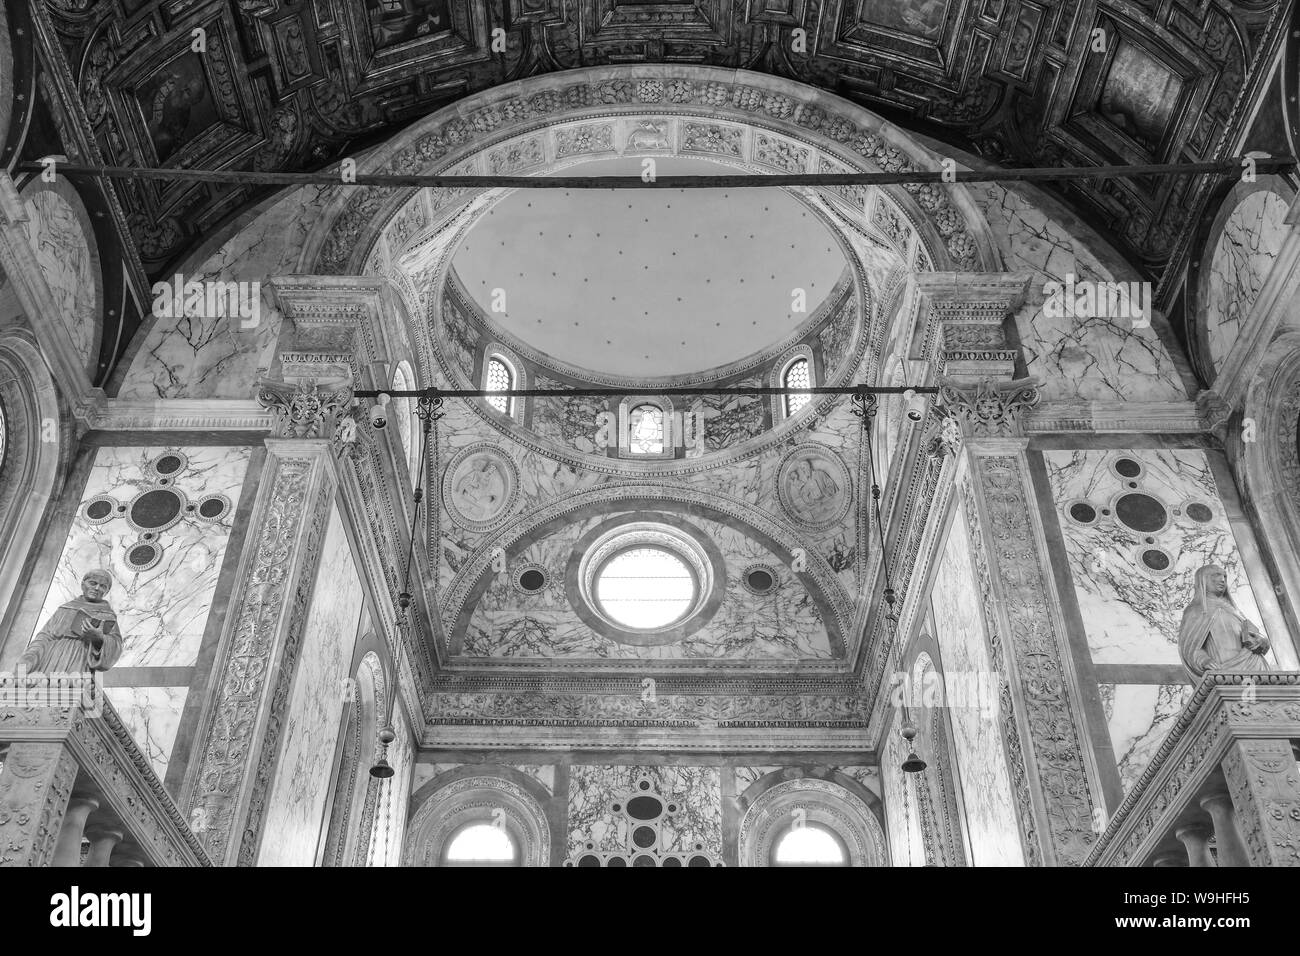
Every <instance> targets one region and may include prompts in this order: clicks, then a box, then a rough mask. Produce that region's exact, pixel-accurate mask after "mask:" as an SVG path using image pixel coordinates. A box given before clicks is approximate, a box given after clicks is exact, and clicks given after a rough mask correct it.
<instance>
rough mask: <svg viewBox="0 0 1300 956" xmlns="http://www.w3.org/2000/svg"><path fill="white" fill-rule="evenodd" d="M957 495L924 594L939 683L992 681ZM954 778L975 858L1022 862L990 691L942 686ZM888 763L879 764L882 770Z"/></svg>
mask: <svg viewBox="0 0 1300 956" xmlns="http://www.w3.org/2000/svg"><path fill="white" fill-rule="evenodd" d="M953 497H954V498H955V499H956V500H957V506H956V514H955V515H954V516H953V523H952V530H951V531H949V533H948V540H947V541H946V542H945V544H944V549H943V556H942V558H941V559H940V562H939V568H938V571H937V573H936V575H935V581H934V588H933V590H932V591H931V602H932V605H933V608H934V630H935V638H936V640H937V641H938V643H939V654H940V658H941V662H942V667H943V676H944V682H945V687H947V688H952V689H954V690H955V689H956V688H957V687H963V688H996V687H997V686H998V678H997V675H996V673H995V672H994V670H993V666H992V663H991V661H990V660H989V648H988V643H987V641H986V639H985V635H984V624H983V620H984V616H983V611H982V609H981V601H980V596H979V591H978V589H977V587H976V583H975V572H974V569H973V568H972V566H971V555H970V548H971V543H970V539H969V536H968V531H967V523H966V504H965V502H964V501H963V500H962V496H961V495H954V496H953ZM948 704H949V707H950V710H951V713H950V717H951V724H952V737H953V748H952V749H953V751H954V756H955V758H956V761H957V778H958V780H959V781H960V785H961V792H962V796H963V798H964V803H965V807H966V833H967V836H968V838H969V839H970V844H971V854H972V857H973V862H974V865H975V866H1024V862H1025V861H1024V853H1023V850H1022V849H1021V846H1020V828H1019V826H1018V824H1017V822H1016V810H1015V800H1014V798H1013V796H1012V792H1011V775H1010V773H1009V771H1008V769H1007V757H1006V750H1005V749H1004V747H1003V743H1002V733H1001V728H1000V724H999V719H1000V718H999V707H998V700H997V698H996V696H994V695H993V694H988V695H968V694H963V695H961V696H960V697H959V696H958V695H957V694H955V693H951V692H950V693H949V694H948ZM885 771H887V768H884V771H882V773H883V772H885Z"/></svg>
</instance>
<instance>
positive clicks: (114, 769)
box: [0, 700, 211, 866]
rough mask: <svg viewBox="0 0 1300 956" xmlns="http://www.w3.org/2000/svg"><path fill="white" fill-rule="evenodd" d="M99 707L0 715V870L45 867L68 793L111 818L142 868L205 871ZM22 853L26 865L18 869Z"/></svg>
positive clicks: (146, 771)
mask: <svg viewBox="0 0 1300 956" xmlns="http://www.w3.org/2000/svg"><path fill="white" fill-rule="evenodd" d="M102 707H103V710H102V713H101V715H100V716H98V717H95V718H91V717H88V716H87V715H86V713H85V712H84V711H82V710H81V709H79V708H32V707H25V708H0V743H4V742H8V741H13V743H11V745H10V747H9V752H8V754H7V756H6V757H5V761H4V769H3V771H0V866H5V865H29V866H45V865H49V862H50V859H51V856H52V853H53V849H54V843H55V838H56V837H57V835H58V831H59V825H60V823H61V821H62V819H63V814H64V810H65V809H66V807H67V805H68V801H69V798H70V797H71V795H72V792H73V789H74V786H75V789H76V791H77V792H78V793H79V794H83V795H87V796H92V797H93V798H94V799H96V800H98V801H99V805H100V814H101V817H106V818H108V819H111V818H116V819H115V821H114V822H115V825H117V826H119V827H120V828H121V829H122V830H123V832H124V833H125V835H126V837H127V840H128V842H129V843H130V844H131V845H132V850H133V852H135V853H137V854H139V855H140V856H141V857H142V858H143V859H144V860H145V861H146V862H147V863H148V864H149V865H152V866H210V865H211V860H210V859H209V858H208V857H207V855H206V854H205V853H204V852H203V849H202V847H201V846H200V844H199V841H198V839H196V837H195V836H194V834H193V833H191V832H190V828H189V827H188V826H187V825H186V821H185V818H184V817H182V816H181V813H180V810H179V809H178V807H177V806H176V804H175V803H174V802H173V800H172V798H171V795H170V794H169V793H168V792H167V790H166V789H164V787H163V784H162V781H160V780H159V779H158V777H157V775H156V774H155V773H154V771H153V768H152V766H151V764H150V762H149V760H148V758H146V757H145V755H144V754H143V753H142V752H141V750H140V748H139V746H137V745H136V743H135V741H134V739H133V738H132V735H131V732H130V731H129V730H128V729H127V728H126V726H125V725H123V723H122V721H121V718H120V717H119V716H118V714H117V712H116V711H115V710H114V709H113V707H112V705H111V704H110V703H109V702H108V701H106V700H105V701H102ZM38 791H39V792H38ZM42 794H43V795H42ZM38 804H39V806H38ZM24 832H25V833H26V835H27V836H26V840H27V842H26V843H24V842H23V840H24V837H23V834H24ZM23 847H26V848H27V849H26V850H24V849H23ZM24 853H26V854H27V859H28V861H29V862H26V863H23V862H19V858H20V857H22V856H23V855H24Z"/></svg>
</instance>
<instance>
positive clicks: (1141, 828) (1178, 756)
mask: <svg viewBox="0 0 1300 956" xmlns="http://www.w3.org/2000/svg"><path fill="white" fill-rule="evenodd" d="M1297 738H1300V673H1295V672H1289V673H1288V672H1279V671H1271V672H1268V673H1265V674H1233V673H1214V672H1211V673H1209V674H1206V675H1205V676H1204V677H1203V678H1202V679H1201V682H1200V683H1199V684H1197V685H1196V688H1195V689H1194V690H1193V691H1192V696H1191V698H1190V699H1189V700H1188V701H1187V703H1186V704H1185V705H1184V706H1183V709H1182V711H1181V712H1180V713H1179V714H1178V716H1177V717H1175V718H1174V721H1173V723H1172V725H1171V726H1170V728H1169V732H1168V733H1167V734H1166V735H1165V739H1164V741H1163V742H1162V743H1161V744H1160V747H1159V748H1158V749H1157V750H1156V752H1155V754H1154V755H1153V756H1152V758H1151V762H1150V763H1149V764H1147V768H1146V770H1144V771H1143V772H1142V776H1140V777H1139V778H1138V780H1137V782H1136V783H1135V784H1134V785H1133V787H1132V788H1131V789H1130V790H1129V792H1128V794H1127V795H1126V796H1125V797H1124V800H1123V802H1122V803H1121V804H1120V805H1119V807H1118V809H1116V811H1115V813H1114V814H1113V815H1112V816H1111V818H1110V822H1109V823H1108V824H1107V826H1106V829H1105V830H1104V831H1103V832H1102V833H1101V835H1100V836H1099V837H1098V839H1097V842H1096V845H1095V846H1094V847H1093V849H1092V852H1091V853H1090V854H1089V856H1088V858H1087V860H1086V861H1085V863H1086V865H1088V866H1143V865H1145V864H1146V862H1147V861H1148V859H1149V858H1150V857H1151V856H1152V854H1154V853H1155V852H1156V849H1157V847H1158V846H1159V845H1160V843H1161V841H1162V840H1163V839H1164V838H1166V837H1167V836H1168V835H1169V834H1170V833H1171V832H1172V831H1173V829H1174V828H1175V826H1176V825H1177V824H1178V823H1179V822H1180V820H1181V819H1182V816H1183V814H1184V812H1185V810H1186V808H1187V806H1188V805H1189V803H1191V802H1192V801H1194V800H1195V798H1196V797H1197V794H1198V793H1199V792H1200V790H1201V789H1203V788H1204V786H1205V785H1206V784H1207V782H1211V781H1212V778H1213V776H1214V773H1215V770H1216V769H1217V768H1218V767H1219V765H1220V763H1221V762H1222V763H1223V771H1224V776H1225V778H1227V779H1228V781H1229V787H1230V788H1233V786H1234V785H1233V782H1232V781H1233V780H1234V779H1235V780H1236V781H1237V784H1236V787H1237V788H1238V789H1234V790H1233V803H1234V806H1235V807H1236V810H1237V813H1238V814H1243V813H1244V812H1245V813H1248V812H1250V810H1249V808H1250V807H1251V806H1252V805H1254V806H1255V807H1256V809H1258V804H1257V803H1256V801H1257V800H1258V799H1260V797H1259V796H1257V795H1264V796H1266V797H1267V800H1266V803H1267V804H1268V805H1269V806H1270V811H1269V813H1270V815H1271V817H1272V821H1273V823H1281V824H1283V825H1284V826H1285V827H1286V828H1287V829H1286V830H1285V831H1284V832H1283V834H1282V835H1281V836H1280V839H1282V840H1283V841H1284V844H1283V846H1281V847H1277V848H1276V849H1279V850H1282V851H1283V852H1284V853H1285V852H1291V851H1292V846H1294V844H1293V845H1292V846H1287V845H1286V841H1290V840H1293V839H1294V838H1295V833H1296V831H1295V829H1294V828H1295V825H1296V823H1295V819H1294V817H1292V816H1291V814H1293V813H1295V812H1297V811H1296V809H1295V804H1294V802H1293V801H1294V796H1293V793H1294V791H1293V789H1292V787H1291V786H1290V784H1288V783H1287V781H1286V780H1283V779H1282V778H1281V777H1276V778H1273V779H1272V780H1270V779H1269V778H1270V777H1271V776H1272V770H1271V769H1269V768H1268V767H1264V768H1261V769H1262V770H1263V771H1264V772H1263V776H1264V781H1263V782H1262V783H1260V781H1258V780H1255V781H1248V780H1246V778H1245V775H1247V774H1250V773H1254V772H1255V771H1254V770H1252V769H1251V765H1250V764H1249V763H1247V762H1246V761H1245V759H1244V758H1245V755H1244V754H1243V755H1242V760H1241V762H1238V763H1235V764H1233V765H1232V766H1229V761H1227V760H1226V759H1225V758H1226V757H1227V755H1228V753H1229V751H1230V749H1231V747H1232V745H1233V743H1234V741H1237V740H1241V741H1242V742H1246V743H1255V742H1259V743H1263V742H1265V741H1266V740H1267V741H1285V740H1287V739H1297ZM1280 753H1281V751H1280V750H1278V751H1276V752H1275V754H1276V755H1280ZM1264 759H1265V760H1266V761H1271V760H1273V759H1275V756H1267V754H1266V755H1265V756H1264ZM1290 773H1291V774H1294V773H1295V764H1294V760H1293V761H1292V764H1291V770H1290ZM1283 776H1285V774H1284V775H1283ZM1215 785H1217V786H1219V787H1221V786H1222V784H1215ZM1243 785H1248V786H1249V787H1258V788H1259V789H1257V790H1255V792H1254V793H1246V792H1243V791H1241V790H1240V789H1239V788H1240V787H1241V786H1243ZM1278 787H1280V789H1277V788H1278ZM1274 801H1277V806H1278V808H1279V809H1280V810H1281V819H1280V820H1279V819H1278V817H1277V815H1276V814H1273V813H1272V810H1271V807H1272V805H1273V803H1274ZM1243 808H1245V809H1244V810H1243ZM1249 828H1250V827H1249V825H1247V826H1243V828H1242V829H1243V830H1246V829H1249ZM1247 847H1248V852H1251V853H1252V855H1253V853H1254V852H1256V850H1251V849H1250V843H1249V842H1248V844H1247ZM1256 848H1257V849H1258V850H1259V851H1260V852H1263V851H1271V850H1272V849H1274V848H1270V847H1263V846H1262V845H1261V844H1259V843H1258V842H1256Z"/></svg>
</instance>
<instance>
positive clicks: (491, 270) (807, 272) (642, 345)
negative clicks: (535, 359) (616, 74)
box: [452, 158, 847, 379]
mask: <svg viewBox="0 0 1300 956" xmlns="http://www.w3.org/2000/svg"><path fill="white" fill-rule="evenodd" d="M641 171H642V169H641V161H640V160H638V159H634V158H623V159H612V160H603V161H598V162H592V163H584V164H582V165H580V166H576V167H570V168H568V169H566V170H565V171H564V172H565V174H566V175H580V176H583V175H585V176H635V175H640V174H641ZM725 172H734V170H729V169H728V168H727V167H723V166H719V165H717V164H714V163H710V162H707V161H704V160H694V159H661V160H659V161H658V163H657V167H656V174H657V175H665V176H678V175H710V174H718V173H725ZM452 266H453V268H454V269H455V270H456V271H457V273H458V275H459V277H460V280H461V282H462V283H464V286H465V288H466V290H467V291H468V292H469V293H470V295H471V296H472V297H473V298H474V300H475V301H476V303H477V304H478V305H479V307H480V309H481V310H482V313H483V314H484V315H485V316H487V317H489V321H490V322H492V323H493V324H495V325H497V326H498V327H500V328H501V329H503V330H505V331H506V332H508V333H510V334H513V335H514V336H517V337H519V338H520V339H522V340H523V341H525V342H527V343H528V344H529V345H530V346H532V347H533V348H534V349H536V350H537V351H538V352H540V353H542V354H544V355H546V356H550V357H551V358H553V359H555V360H558V362H560V363H562V364H564V365H567V366H571V367H573V366H576V367H577V368H579V369H588V370H592V371H597V372H601V373H605V374H607V375H615V376H628V377H636V378H639V379H644V378H647V377H658V376H670V375H679V374H684V373H689V372H700V371H704V370H707V369H712V368H715V367H717V366H721V365H725V364H727V363H729V362H732V361H734V360H736V359H740V358H743V357H744V356H746V355H750V354H752V353H754V352H756V351H759V350H761V349H763V348H765V347H767V346H770V345H775V344H777V343H779V342H782V341H784V340H786V339H787V338H789V337H790V336H791V335H792V334H793V333H794V332H795V331H796V330H797V329H798V328H799V327H800V325H802V324H803V323H804V322H806V321H807V320H808V319H809V317H810V316H811V315H813V314H814V313H815V311H816V309H817V306H818V304H819V303H820V302H821V301H822V300H823V299H824V298H825V297H826V296H827V295H828V294H829V293H830V292H831V290H832V288H833V287H834V286H835V283H836V280H837V279H839V278H840V276H841V274H842V273H843V271H844V269H845V268H846V266H847V261H846V259H845V256H844V253H843V251H842V250H841V248H840V246H839V244H838V240H837V239H836V238H835V236H833V235H832V233H831V232H830V231H829V230H828V229H827V228H826V227H825V225H824V224H823V223H822V221H821V219H820V218H819V214H818V213H817V212H815V211H814V210H813V209H810V208H809V207H807V206H805V205H804V204H803V203H802V202H801V201H800V200H799V199H798V198H797V197H796V196H795V195H793V194H791V193H789V192H787V191H784V190H777V189H763V190H758V189H752V190H744V189H716V190H715V189H709V190H699V189H696V190H691V191H690V192H689V193H687V192H685V191H683V190H675V189H674V190H666V189H665V190H646V189H638V190H613V189H611V190H594V189H589V190H582V189H575V190H567V189H549V190H519V191H517V192H515V193H513V194H511V195H509V196H507V197H506V198H505V199H503V200H501V202H500V203H498V204H497V205H496V206H495V207H493V208H492V209H491V210H489V211H488V213H487V215H485V216H483V217H482V218H481V219H480V220H479V223H478V224H477V225H476V226H475V227H474V228H473V229H472V230H471V231H470V232H469V234H468V235H467V236H466V238H465V241H464V242H463V243H462V245H461V246H460V248H459V249H458V250H457V251H456V253H455V257H454V258H453V260H452Z"/></svg>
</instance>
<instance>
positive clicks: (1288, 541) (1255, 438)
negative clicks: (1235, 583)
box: [1228, 329, 1300, 661]
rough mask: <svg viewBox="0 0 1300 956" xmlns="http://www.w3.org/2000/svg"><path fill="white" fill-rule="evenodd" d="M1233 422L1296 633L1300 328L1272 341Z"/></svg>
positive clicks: (1299, 607)
mask: <svg viewBox="0 0 1300 956" xmlns="http://www.w3.org/2000/svg"><path fill="white" fill-rule="evenodd" d="M1228 427H1229V434H1230V436H1231V439H1230V441H1229V442H1228V448H1229V452H1230V453H1233V452H1235V457H1236V459H1237V467H1236V469H1235V470H1236V473H1237V480H1238V482H1239V484H1240V487H1241V491H1242V497H1243V499H1244V501H1245V503H1246V505H1247V507H1248V508H1249V509H1250V510H1251V511H1253V513H1254V514H1253V517H1254V519H1255V526H1256V530H1257V532H1258V539H1259V541H1260V542H1261V543H1262V544H1263V547H1264V548H1265V549H1266V554H1265V558H1266V562H1267V563H1270V564H1271V565H1272V567H1273V569H1274V571H1275V574H1276V578H1277V581H1278V583H1280V584H1281V587H1282V597H1283V601H1284V605H1286V607H1285V610H1286V611H1287V616H1288V617H1289V624H1290V632H1291V633H1292V634H1293V635H1294V634H1295V633H1296V624H1297V621H1300V330H1296V329H1289V330H1287V331H1285V332H1283V333H1282V334H1281V335H1279V336H1278V337H1277V338H1275V339H1273V340H1272V341H1271V342H1270V343H1269V345H1268V348H1267V350H1266V351H1265V353H1264V359H1263V361H1262V362H1260V364H1259V366H1258V368H1257V370H1256V372H1255V375H1254V378H1253V379H1252V383H1251V385H1250V388H1249V389H1248V391H1247V393H1246V399H1245V403H1244V408H1243V410H1242V417H1241V418H1240V419H1238V418H1237V417H1236V416H1234V417H1233V418H1232V419H1231V420H1230V421H1229V423H1228ZM1247 435H1249V438H1250V439H1251V440H1246V439H1247ZM1292 645H1293V646H1292V647H1291V648H1290V649H1289V651H1290V653H1289V654H1288V655H1287V656H1288V657H1289V658H1290V660H1291V661H1294V660H1295V658H1296V656H1297V651H1298V650H1300V648H1298V647H1296V646H1295V638H1294V637H1293V638H1292ZM1274 650H1275V652H1277V651H1278V650H1279V649H1278V648H1277V647H1276V646H1275V648H1274ZM1280 659H1281V658H1280Z"/></svg>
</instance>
